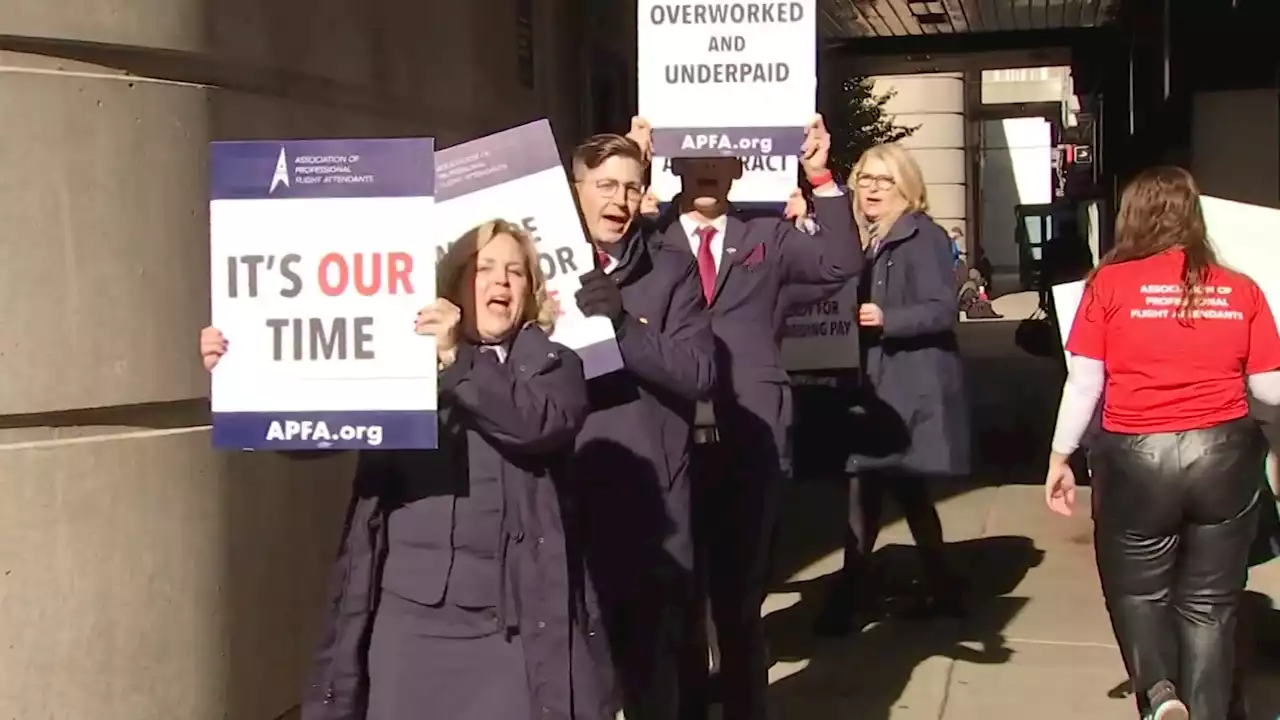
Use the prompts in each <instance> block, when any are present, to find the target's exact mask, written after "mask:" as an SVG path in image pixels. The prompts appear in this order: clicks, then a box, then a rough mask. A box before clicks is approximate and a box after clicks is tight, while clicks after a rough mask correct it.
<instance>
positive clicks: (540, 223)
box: [435, 120, 622, 378]
mask: <svg viewBox="0 0 1280 720" xmlns="http://www.w3.org/2000/svg"><path fill="white" fill-rule="evenodd" d="M435 162H436V190H437V196H436V199H437V201H438V204H437V205H436V224H435V228H436V233H435V236H436V237H437V238H439V248H438V252H439V254H440V255H443V254H444V251H445V249H446V246H447V244H448V243H451V242H452V241H454V240H456V239H457V238H459V237H461V236H462V235H463V234H464V233H466V232H467V231H468V230H471V229H472V228H474V227H475V226H477V225H479V224H481V223H484V222H488V221H490V220H495V219H502V220H506V221H508V222H510V223H512V224H514V225H517V226H519V227H522V228H524V230H525V231H526V232H528V233H529V235H531V236H532V237H533V239H534V241H535V242H536V243H537V246H538V255H539V259H540V264H541V266H542V271H543V273H544V274H545V275H546V277H547V289H548V292H549V294H551V295H552V296H553V297H555V298H556V299H557V300H558V303H559V306H560V312H561V315H560V318H559V319H558V320H557V321H556V328H555V333H554V334H553V335H552V336H551V339H552V340H554V341H556V342H558V343H560V344H561V345H564V346H565V347H567V348H570V349H571V350H574V351H575V352H577V353H578V355H579V356H580V357H581V358H582V363H583V365H584V368H585V370H586V375H587V377H588V378H591V377H596V376H599V375H605V374H607V373H611V372H613V371H614V370H617V369H619V368H621V367H622V353H621V351H619V349H618V341H617V339H616V338H615V337H614V332H613V324H612V323H611V322H610V321H609V320H608V318H604V317H598V316H597V317H585V316H584V315H583V314H582V312H581V311H580V310H578V305H577V303H576V302H575V301H574V293H576V292H577V291H578V289H579V288H580V287H582V283H581V282H580V281H579V278H580V277H581V276H582V274H583V273H586V272H588V271H590V270H591V269H592V268H594V267H595V251H594V249H593V247H592V245H591V243H590V242H588V241H587V239H586V237H584V235H583V230H582V220H581V219H580V217H579V215H578V206H577V204H576V203H575V202H574V199H573V190H572V188H570V186H569V179H568V177H567V176H566V175H565V171H564V167H563V166H562V165H561V164H560V151H559V150H558V149H557V148H556V141H555V136H554V135H552V133H551V124H550V123H549V122H547V121H546V120H539V121H537V122H532V123H529V124H527V125H521V126H520V127H516V128H512V129H510V130H506V131H503V132H500V133H496V134H494V135H489V136H488V137H483V138H480V139H479V140H472V141H471V142H467V143H463V144H461V145H455V146H453V147H451V148H448V149H445V150H440V151H438V152H437V153H436V155H435Z"/></svg>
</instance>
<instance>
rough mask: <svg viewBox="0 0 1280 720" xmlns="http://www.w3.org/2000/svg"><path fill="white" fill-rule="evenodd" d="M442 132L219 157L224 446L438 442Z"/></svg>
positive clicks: (217, 277)
mask: <svg viewBox="0 0 1280 720" xmlns="http://www.w3.org/2000/svg"><path fill="white" fill-rule="evenodd" d="M433 150H434V143H433V141H432V140H430V139H399V140H301V141H281V142H225V143H223V142H220V143H213V144H212V146H211V148H210V169H211V191H212V194H211V197H212V200H211V201H210V203H209V232H210V243H209V246H210V270H211V273H210V275H211V277H210V289H211V292H212V309H213V317H212V324H213V326H214V327H217V328H218V329H220V330H221V331H222V332H223V334H224V335H225V336H226V338H227V342H228V351H227V354H226V356H224V357H223V358H222V360H221V361H220V362H219V363H218V366H217V368H215V370H214V372H213V378H212V382H213V388H212V395H211V398H210V401H211V406H212V410H213V443H214V445H215V446H216V447H220V448H243V449H269V450H300V449H316V448H319V449H335V450H338V449H360V448H384V449H420V448H434V447H435V446H436V358H435V354H436V350H435V342H434V340H432V339H431V338H429V337H422V336H419V335H417V334H416V333H414V331H413V318H414V316H415V313H417V311H418V310H419V309H420V308H422V307H423V306H425V305H428V304H430V303H431V302H432V301H433V300H434V298H435V273H434V262H433V260H434V258H433V256H432V248H433V242H432V235H431V233H432V226H433V222H434V218H433V206H434V200H433V195H434V185H435V173H434V172H432V168H433V167H434V160H433V154H434V153H433Z"/></svg>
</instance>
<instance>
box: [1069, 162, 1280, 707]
mask: <svg viewBox="0 0 1280 720" xmlns="http://www.w3.org/2000/svg"><path fill="white" fill-rule="evenodd" d="M1066 350H1067V352H1068V353H1069V357H1070V360H1069V363H1068V375H1067V381H1066V385H1065V386H1064V388H1063V392H1062V402H1061V405H1060V406H1059V409H1058V421H1057V429H1056V430H1055V432H1054V438H1053V452H1052V453H1051V455H1050V457H1049V471H1048V474H1047V476H1046V478H1045V502H1046V504H1047V505H1048V506H1049V508H1050V509H1051V510H1052V511H1053V512H1056V513H1059V514H1062V515H1071V514H1072V511H1073V505H1074V501H1075V478H1074V476H1073V474H1072V471H1071V468H1070V466H1069V465H1068V460H1069V458H1070V456H1071V454H1072V453H1073V452H1074V451H1075V450H1076V448H1077V447H1078V446H1079V444H1080V439H1081V437H1082V436H1083V435H1084V432H1085V429H1086V427H1087V426H1088V425H1089V423H1090V421H1091V419H1092V418H1093V416H1094V411H1095V409H1096V407H1097V406H1098V404H1099V403H1101V405H1102V432H1101V433H1100V434H1099V435H1098V437H1097V438H1096V439H1095V440H1093V441H1092V443H1091V446H1090V467H1091V470H1092V503H1093V508H1092V510H1093V512H1092V515H1093V523H1094V548H1095V551H1096V554H1097V561H1098V575H1099V578H1100V579H1101V581H1102V591H1103V596H1104V597H1105V598H1106V604H1107V611H1108V613H1109V614H1110V616H1111V624H1112V628H1113V630H1114V631H1115V635H1116V640H1117V643H1118V645H1119V646H1120V654H1121V656H1122V657H1123V659H1124V663H1125V666H1126V668H1127V669H1128V670H1129V674H1130V677H1131V678H1132V683H1133V687H1134V690H1135V695H1136V697H1137V704H1138V711H1139V713H1140V715H1141V716H1142V717H1144V718H1157V719H1160V720H1175V719H1182V720H1185V719H1186V718H1187V717H1188V715H1189V716H1190V717H1193V718H1226V717H1228V716H1229V715H1228V705H1229V702H1230V697H1231V686H1232V680H1233V673H1232V660H1233V654H1234V650H1233V639H1232V632H1233V630H1234V628H1235V625H1236V615H1237V608H1238V606H1239V604H1240V598H1241V594H1242V592H1243V590H1244V586H1245V579H1246V573H1247V564H1248V553H1249V547H1250V545H1251V543H1252V542H1253V540H1254V535H1255V531H1256V528H1257V522H1258V508H1259V505H1260V498H1261V496H1262V494H1263V489H1262V482H1261V479H1262V478H1261V476H1262V474H1263V468H1264V455H1265V452H1266V446H1265V443H1264V441H1263V437H1262V435H1261V433H1260V432H1259V428H1258V424H1257V422H1256V421H1255V420H1254V419H1251V418H1250V417H1249V405H1248V395H1249V394H1250V393H1251V394H1252V395H1253V397H1254V399H1255V400H1257V401H1259V402H1261V403H1264V404H1266V405H1272V406H1274V405H1277V404H1280V335H1278V334H1277V332H1276V324H1275V320H1274V319H1273V317H1272V314H1271V310H1270V308H1269V307H1268V304H1267V301H1266V299H1265V298H1264V297H1263V295H1262V292H1261V290H1259V288H1258V286H1257V284H1255V283H1254V282H1253V281H1252V280H1250V279H1249V278H1248V277H1246V276H1245V275H1243V274H1240V273H1237V272H1233V271H1231V270H1228V269H1226V268H1224V267H1222V266H1221V265H1219V264H1218V261H1217V259H1216V257H1215V255H1214V252H1213V249H1212V247H1211V246H1210V244H1209V238H1208V236H1207V231H1206V228H1205V221H1204V217H1203V214H1202V211H1201V209H1200V196H1199V192H1198V191H1197V189H1196V186H1195V183H1194V181H1193V180H1192V178H1191V175H1190V174H1189V173H1187V172H1186V171H1185V170H1182V169H1180V168H1174V167H1161V168H1154V169H1151V170H1147V171H1145V172H1143V173H1141V174H1139V175H1138V176H1137V177H1136V178H1135V179H1134V180H1133V181H1132V182H1131V183H1130V184H1129V186H1128V187H1126V188H1125V191H1124V193H1123V195H1122V197H1121V200H1120V212H1119V214H1118V216H1117V218H1116V228H1115V246H1114V247H1113V248H1112V249H1111V251H1110V252H1108V253H1107V255H1106V256H1105V257H1104V258H1103V259H1102V262H1101V264H1100V265H1099V266H1098V268H1097V269H1096V270H1094V272H1093V274H1092V275H1091V276H1090V277H1089V280H1088V284H1087V286H1086V289H1085V293H1084V298H1083V299H1082V301H1081V303H1080V307H1079V309H1078V310H1077V312H1076V315H1075V320H1074V322H1073V323H1072V326H1071V332H1070V335H1069V336H1068V339H1067V346H1066ZM1104 390H1105V393H1104Z"/></svg>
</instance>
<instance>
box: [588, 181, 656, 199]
mask: <svg viewBox="0 0 1280 720" xmlns="http://www.w3.org/2000/svg"><path fill="white" fill-rule="evenodd" d="M578 182H580V183H581V182H585V181H583V180H579V181H578ZM592 185H594V186H595V188H596V192H598V193H600V197H603V198H613V197H615V196H616V195H617V194H618V191H619V190H621V189H622V188H624V187H625V188H626V189H627V195H626V198H627V200H639V199H640V198H641V197H643V196H644V188H642V187H640V186H639V185H636V184H633V183H626V184H623V183H620V182H618V181H617V180H611V179H609V178H605V179H604V180H597V181H595V182H594V183H592Z"/></svg>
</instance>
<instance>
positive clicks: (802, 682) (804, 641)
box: [766, 536, 1044, 720]
mask: <svg viewBox="0 0 1280 720" xmlns="http://www.w3.org/2000/svg"><path fill="white" fill-rule="evenodd" d="M948 550H949V554H950V557H951V559H952V561H953V562H954V564H955V567H956V568H957V570H959V571H960V572H961V573H962V574H964V576H965V577H966V578H967V579H968V598H969V602H968V605H969V609H970V613H969V616H968V617H967V618H964V619H959V620H936V621H919V622H913V621H906V620H899V619H894V618H890V619H886V620H883V621H881V622H878V623H875V624H872V625H870V626H868V627H867V628H866V629H864V630H863V631H862V632H861V633H858V634H853V635H850V636H849V637H846V638H838V639H821V638H815V637H814V636H813V634H812V632H811V630H810V628H811V626H812V622H813V619H814V617H815V615H816V613H817V612H818V609H819V608H820V607H821V603H822V602H823V600H824V597H825V592H824V590H825V588H824V587H823V585H824V584H825V583H824V579H815V580H809V581H801V582H797V583H791V584H786V585H783V586H781V587H777V588H775V591H777V592H798V593H799V594H800V596H801V599H800V601H799V602H798V603H796V604H794V605H792V606H790V607H788V608H786V609H783V610H779V611H777V612H774V613H772V614H770V615H769V616H768V617H767V618H766V627H767V628H768V631H769V637H770V639H771V643H772V644H771V650H772V653H773V657H774V659H775V660H780V661H784V662H785V661H795V660H807V661H808V664H807V666H805V667H804V668H803V669H802V670H800V671H799V672H797V673H795V674H793V675H791V676H789V677H786V678H783V679H781V680H779V681H777V682H775V683H774V684H773V685H772V686H771V688H770V690H771V701H772V703H773V705H774V707H775V708H776V711H777V713H778V716H779V717H788V718H790V717H853V716H856V717H858V718H866V719H867V720H880V719H882V718H884V719H887V718H889V717H890V716H891V714H892V712H893V709H894V708H895V707H898V706H899V705H900V704H901V701H902V698H903V695H904V690H905V689H906V687H907V684H908V683H909V682H910V681H911V679H912V676H913V674H914V673H916V670H917V668H918V667H920V666H921V665H922V664H923V663H925V662H927V661H928V660H930V659H931V658H935V657H941V658H949V659H955V660H963V661H965V662H968V663H978V664H1001V663H1004V662H1007V661H1008V660H1009V658H1010V657H1011V656H1012V655H1013V651H1012V650H1011V649H1010V648H1009V647H1007V646H1006V644H1005V639H1004V635H1003V632H1004V628H1005V627H1006V626H1007V625H1008V624H1009V622H1010V621H1011V620H1012V619H1013V618H1014V617H1015V616H1016V615H1017V614H1018V613H1019V612H1020V611H1021V609H1022V608H1023V606H1024V605H1025V604H1026V603H1027V602H1028V599H1027V598H1023V597H1016V596H1013V595H1010V593H1012V592H1014V590H1015V589H1016V588H1017V587H1018V585H1019V583H1021V582H1022V579H1023V577H1024V576H1025V575H1026V573H1027V570H1029V569H1030V568H1032V567H1034V566H1036V565H1038V564H1039V563H1040V562H1041V560H1042V559H1043V556H1044V553H1043V552H1042V551H1040V550H1039V549H1037V548H1036V547H1035V545H1034V544H1033V543H1032V541H1031V540H1029V539H1028V538H1024V537H1013V536H1003V537H987V538H977V539H973V540H966V541H962V542H956V543H951V544H950V545H949V546H948ZM875 562H876V564H877V565H878V566H879V567H882V568H884V569H885V570H886V571H887V572H888V573H889V575H890V578H889V580H890V585H891V586H893V587H899V588H904V589H906V588H908V587H909V584H910V581H911V580H912V579H913V575H914V572H913V570H914V567H915V553H914V550H913V549H912V548H911V547H909V546H906V545H889V546H886V547H884V548H882V549H881V550H880V551H878V552H877V553H876V555H875ZM938 682H939V685H940V686H941V685H944V684H945V683H946V680H945V671H944V672H943V674H940V675H939V680H938Z"/></svg>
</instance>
